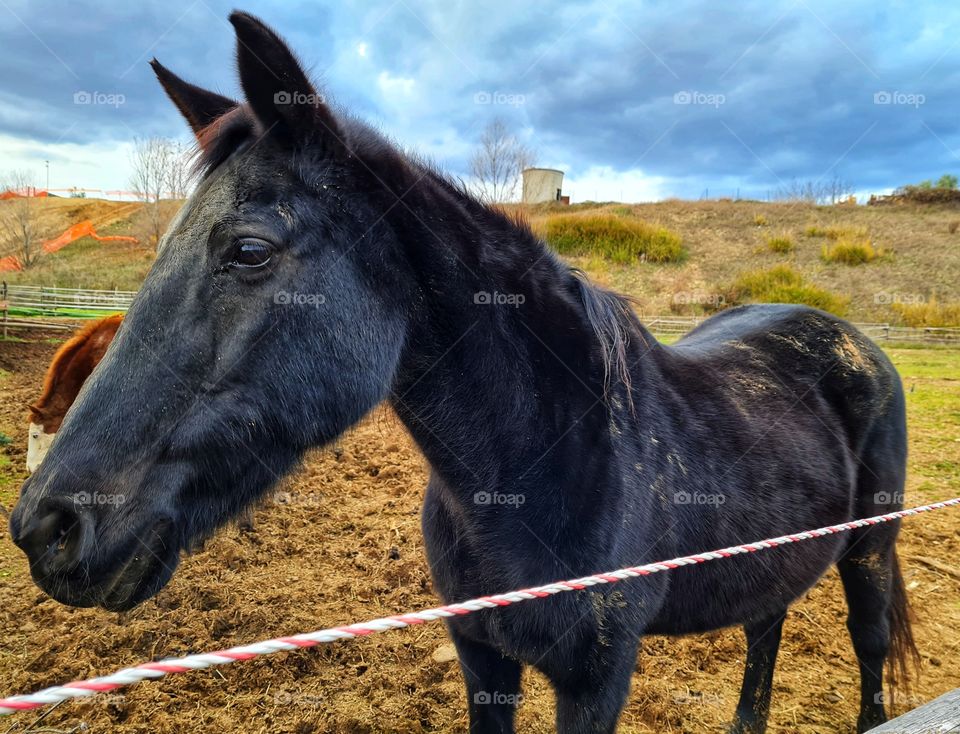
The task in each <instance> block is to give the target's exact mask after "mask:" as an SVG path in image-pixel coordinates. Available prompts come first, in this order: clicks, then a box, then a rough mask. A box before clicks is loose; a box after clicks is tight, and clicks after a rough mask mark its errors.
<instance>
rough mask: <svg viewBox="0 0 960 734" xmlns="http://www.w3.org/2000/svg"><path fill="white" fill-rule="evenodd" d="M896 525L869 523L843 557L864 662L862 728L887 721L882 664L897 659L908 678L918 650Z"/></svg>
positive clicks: (851, 623) (851, 626) (853, 633)
mask: <svg viewBox="0 0 960 734" xmlns="http://www.w3.org/2000/svg"><path fill="white" fill-rule="evenodd" d="M896 533H897V528H896V527H895V526H885V527H879V526H875V527H873V528H864V529H862V530H859V531H857V533H856V534H854V535H853V536H852V537H851V539H850V540H851V550H850V552H848V553H847V554H845V555H844V556H843V557H842V558H841V559H840V560H839V561H838V562H837V568H838V570H839V571H840V578H841V580H842V581H843V589H844V593H845V594H846V597H847V607H848V609H849V613H848V617H847V629H848V630H849V631H850V639H851V640H852V642H853V650H854V652H855V653H856V655H857V662H858V663H859V666H860V715H859V717H858V718H857V731H858V732H865V731H869V730H870V729H872V728H873V727H875V726H878V725H879V724H882V723H883V722H884V721H886V720H887V717H886V712H885V710H884V697H883V668H884V664H885V663H886V662H887V657H888V655H890V653H891V650H892V652H893V661H892V662H893V663H894V665H895V666H896V668H895V669H898V670H899V671H900V672H901V673H902V675H903V676H904V677H905V676H906V673H907V668H908V662H909V661H910V659H911V658H913V659H914V660H916V659H917V657H918V653H917V649H916V646H915V645H914V642H913V636H912V633H911V631H910V614H909V607H908V604H907V597H906V589H905V588H904V585H903V578H902V576H901V574H900V564H899V561H898V560H897V554H896V549H895V547H894V542H895V541H896Z"/></svg>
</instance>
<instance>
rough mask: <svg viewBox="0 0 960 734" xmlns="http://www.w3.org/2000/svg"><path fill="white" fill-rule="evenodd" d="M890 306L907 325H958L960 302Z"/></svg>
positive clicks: (929, 302) (933, 301)
mask: <svg viewBox="0 0 960 734" xmlns="http://www.w3.org/2000/svg"><path fill="white" fill-rule="evenodd" d="M891 308H892V309H893V310H894V311H895V312H896V313H897V314H898V315H899V316H900V319H901V320H902V321H903V323H904V324H906V325H907V326H915V327H924V326H931V327H933V326H960V303H940V302H939V301H937V299H936V298H931V299H930V300H929V301H927V302H926V303H893V304H891Z"/></svg>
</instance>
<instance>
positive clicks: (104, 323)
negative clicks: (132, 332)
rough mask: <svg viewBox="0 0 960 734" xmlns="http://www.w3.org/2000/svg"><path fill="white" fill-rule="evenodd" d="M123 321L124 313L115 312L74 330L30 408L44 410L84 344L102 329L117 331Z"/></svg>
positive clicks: (52, 363)
mask: <svg viewBox="0 0 960 734" xmlns="http://www.w3.org/2000/svg"><path fill="white" fill-rule="evenodd" d="M121 321H123V314H113V315H111V316H106V317H104V318H102V319H97V320H96V321H92V322H91V323H89V324H87V325H85V326H84V327H83V328H81V329H79V330H78V331H76V332H74V334H73V336H72V337H70V339H68V340H67V341H66V342H65V343H64V344H63V345H62V346H61V347H60V348H59V349H58V350H57V351H56V353H55V354H54V355H53V359H52V360H51V361H50V366H49V367H48V368H47V374H46V375H45V376H44V379H43V392H42V393H41V394H40V397H39V398H37V400H36V401H35V402H34V403H32V404H31V405H30V410H31V411H36V412H40V411H42V410H43V408H44V407H45V406H46V404H47V402H48V401H49V400H50V398H51V397H52V396H53V393H54V391H55V390H56V389H57V383H58V379H59V378H60V376H61V375H62V372H63V368H64V367H65V366H66V365H67V363H69V362H70V360H72V359H73V358H74V357H75V356H77V354H78V353H79V352H80V350H81V349H82V348H83V347H84V345H86V343H87V342H88V341H90V339H91V338H92V337H93V336H94V335H95V334H97V333H98V332H99V331H100V330H101V329H104V328H106V327H110V328H113V329H114V331H115V330H116V327H117V326H119V324H120V322H121ZM115 325H116V326H115Z"/></svg>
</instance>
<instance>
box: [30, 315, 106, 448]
mask: <svg viewBox="0 0 960 734" xmlns="http://www.w3.org/2000/svg"><path fill="white" fill-rule="evenodd" d="M115 331H116V329H115V327H113V328H112V329H108V328H106V327H99V328H97V329H96V330H94V331H90V332H87V333H85V334H83V335H82V337H81V338H80V340H79V341H78V342H77V343H76V344H73V345H70V347H71V348H70V349H69V350H67V351H65V352H63V353H61V354H59V355H58V356H57V357H56V358H54V361H53V363H52V364H51V365H50V369H49V374H48V375H47V379H46V384H45V386H44V392H43V395H41V396H40V398H39V399H38V400H37V402H36V403H35V406H36V407H37V408H38V409H40V410H41V411H42V413H43V416H44V417H43V424H42V425H43V430H44V432H45V433H56V432H57V431H58V430H59V429H60V424H61V423H62V422H63V419H64V416H66V414H67V411H68V410H69V409H70V406H71V405H73V402H74V401H75V400H76V399H77V395H79V394H80V389H81V388H82V387H83V383H84V382H86V380H87V378H88V377H89V376H90V373H91V372H93V369H94V368H95V367H96V366H97V364H98V363H99V362H100V360H101V359H103V355H104V353H105V352H106V349H107V347H108V346H109V344H110V340H111V339H112V338H113V334H114V333H115Z"/></svg>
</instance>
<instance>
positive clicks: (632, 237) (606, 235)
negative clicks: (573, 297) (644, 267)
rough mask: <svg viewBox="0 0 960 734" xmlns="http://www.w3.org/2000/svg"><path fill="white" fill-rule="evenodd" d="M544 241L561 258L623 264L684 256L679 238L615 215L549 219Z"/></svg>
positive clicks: (656, 261) (652, 226)
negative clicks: (592, 258)
mask: <svg viewBox="0 0 960 734" xmlns="http://www.w3.org/2000/svg"><path fill="white" fill-rule="evenodd" d="M545 238H546V240H547V242H548V243H549V244H550V245H551V246H552V247H553V248H554V249H555V250H556V251H557V252H559V253H560V254H562V255H576V256H590V255H601V256H602V257H605V258H607V259H608V260H612V261H613V262H617V263H624V264H630V263H635V262H655V263H669V262H681V261H682V260H683V259H684V258H685V257H686V254H687V253H686V249H685V248H684V246H683V242H682V241H681V239H680V235H678V234H676V233H674V232H671V231H670V230H668V229H666V228H664V227H657V226H654V225H652V224H648V223H647V222H643V221H641V220H639V219H632V218H631V219H627V218H625V217H620V216H617V215H615V214H560V215H556V216H552V217H550V218H549V219H548V220H547V222H546V227H545Z"/></svg>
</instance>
